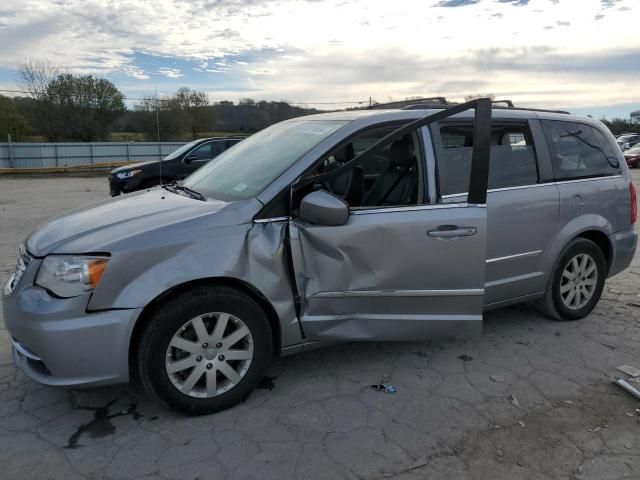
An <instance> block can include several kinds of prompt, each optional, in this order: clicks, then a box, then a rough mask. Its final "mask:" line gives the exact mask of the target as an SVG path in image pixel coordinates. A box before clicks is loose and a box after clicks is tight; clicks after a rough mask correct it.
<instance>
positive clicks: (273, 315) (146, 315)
mask: <svg viewBox="0 0 640 480" xmlns="http://www.w3.org/2000/svg"><path fill="white" fill-rule="evenodd" d="M197 286H218V287H221V286H224V287H231V288H234V289H236V290H238V291H241V292H243V293H245V294H246V295H248V296H249V297H251V298H252V299H253V300H254V301H255V302H256V303H258V305H260V307H261V308H262V309H263V310H264V312H265V313H266V315H267V318H268V319H269V324H270V326H271V331H272V334H273V337H272V342H273V351H274V353H276V354H277V353H279V352H280V348H281V345H282V340H281V328H280V318H279V317H278V314H277V312H276V310H275V308H274V307H273V305H272V304H271V302H270V301H269V300H268V299H267V297H266V296H265V295H264V294H263V293H262V292H261V291H260V290H259V289H257V288H256V287H255V286H253V285H251V284H249V283H247V282H245V281H243V280H239V279H237V278H233V277H210V278H199V279H196V280H191V281H188V282H184V283H181V284H178V285H175V286H173V287H171V288H169V289H168V290H166V291H164V292H162V293H161V294H160V295H158V296H157V297H155V298H154V299H153V300H151V301H150V302H149V303H148V304H147V305H146V306H145V307H144V308H143V309H142V312H140V315H139V316H138V319H137V321H136V323H135V325H134V327H133V330H132V332H131V336H130V337H129V358H128V361H129V376H130V378H134V376H135V375H137V371H136V368H137V367H136V363H137V362H136V356H137V353H138V347H139V345H140V338H141V335H142V332H143V331H144V327H145V326H146V325H147V324H148V323H149V322H150V321H151V318H152V316H151V314H152V312H153V310H154V309H155V308H157V307H158V305H161V304H162V303H163V302H164V301H166V300H167V299H169V298H172V297H174V296H176V295H179V294H180V293H182V292H185V291H187V290H189V289H192V288H194V287H197Z"/></svg>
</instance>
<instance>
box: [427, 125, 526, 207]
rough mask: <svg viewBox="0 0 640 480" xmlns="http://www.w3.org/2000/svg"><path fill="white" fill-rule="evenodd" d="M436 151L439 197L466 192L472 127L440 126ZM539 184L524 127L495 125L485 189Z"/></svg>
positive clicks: (469, 170)
mask: <svg viewBox="0 0 640 480" xmlns="http://www.w3.org/2000/svg"><path fill="white" fill-rule="evenodd" d="M439 133H440V146H439V147H438V148H437V150H438V152H437V162H438V184H439V190H440V195H452V194H457V193H465V192H467V190H468V189H469V177H470V175H471V154H472V151H473V124H463V125H451V124H447V125H442V126H440V132H439ZM537 181H538V168H537V163H536V156H535V151H534V148H533V141H532V139H531V135H530V134H529V130H528V129H527V127H526V126H524V125H500V124H495V125H493V126H492V128H491V159H490V162H489V183H488V188H489V189H491V188H505V187H516V186H523V185H532V184H535V183H537Z"/></svg>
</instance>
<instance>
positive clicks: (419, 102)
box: [367, 97, 570, 115]
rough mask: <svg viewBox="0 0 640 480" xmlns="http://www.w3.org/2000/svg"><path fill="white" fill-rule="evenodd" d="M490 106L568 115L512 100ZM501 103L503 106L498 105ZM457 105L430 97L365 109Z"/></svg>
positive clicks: (440, 107)
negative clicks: (521, 104) (523, 105)
mask: <svg viewBox="0 0 640 480" xmlns="http://www.w3.org/2000/svg"><path fill="white" fill-rule="evenodd" d="M491 103H492V106H493V108H495V109H500V110H522V111H525V112H544V113H561V114H564V115H570V113H569V112H567V111H565V110H551V109H546V108H527V107H516V106H515V105H514V104H513V101H512V100H509V99H504V100H493V101H492V102H491ZM501 103H503V104H504V105H499V104H501ZM454 105H459V103H458V102H449V101H447V99H446V98H445V97H430V98H416V99H414V100H402V101H398V102H388V103H378V104H376V105H371V106H370V107H367V108H368V109H369V110H374V109H378V108H400V109H402V110H427V109H444V108H448V107H453V106H454Z"/></svg>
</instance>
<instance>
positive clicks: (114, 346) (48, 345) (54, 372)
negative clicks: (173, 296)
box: [3, 286, 141, 387]
mask: <svg viewBox="0 0 640 480" xmlns="http://www.w3.org/2000/svg"><path fill="white" fill-rule="evenodd" d="M88 297H89V295H83V296H81V297H76V298H66V299H61V298H54V297H52V296H50V295H49V294H48V293H47V292H46V291H45V290H44V289H42V288H40V287H37V286H27V287H25V288H23V289H20V290H18V291H16V292H14V294H13V295H11V296H10V297H5V298H4V299H3V315H4V322H5V325H6V327H7V330H8V331H9V334H10V336H11V343H12V347H13V358H14V361H15V363H16V364H17V365H18V366H19V367H20V368H21V369H22V370H23V371H24V372H25V373H26V374H27V375H28V376H29V377H30V378H32V379H33V380H35V381H37V382H39V383H43V384H46V385H52V386H61V387H89V386H99V385H109V384H114V383H125V382H127V381H128V380H129V339H130V337H131V331H132V329H133V325H134V323H135V320H136V319H137V317H138V315H139V314H140V311H141V309H127V310H104V311H100V312H92V313H87V312H86V305H87V301H88Z"/></svg>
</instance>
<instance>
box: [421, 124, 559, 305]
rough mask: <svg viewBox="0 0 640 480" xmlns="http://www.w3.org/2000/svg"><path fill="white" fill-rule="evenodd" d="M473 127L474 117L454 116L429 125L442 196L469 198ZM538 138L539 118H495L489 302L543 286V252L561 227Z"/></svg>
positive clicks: (556, 197)
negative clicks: (467, 119) (471, 119)
mask: <svg viewBox="0 0 640 480" xmlns="http://www.w3.org/2000/svg"><path fill="white" fill-rule="evenodd" d="M472 128H473V125H472V124H471V123H470V122H466V123H465V122H461V121H453V120H451V121H444V122H440V123H439V124H438V125H432V127H431V133H432V138H433V141H434V145H435V147H436V156H437V157H438V159H439V165H440V169H439V172H440V175H439V177H438V181H439V191H440V193H441V194H442V201H443V202H460V201H462V200H464V199H465V198H466V195H467V193H466V190H467V184H468V182H469V175H470V164H471V151H472V145H473V140H472ZM534 139H536V141H535V142H534ZM535 144H537V145H538V146H544V137H543V136H542V130H541V129H540V126H539V125H538V123H537V120H533V121H528V120H521V119H501V120H496V121H494V122H493V124H492V132H491V165H490V168H489V182H488V195H487V198H488V200H487V204H488V219H487V225H488V231H489V235H488V243H487V274H486V285H485V288H486V291H485V303H486V304H487V305H491V304H499V303H500V302H504V301H508V300H511V299H514V298H518V297H525V296H527V295H532V294H536V293H539V292H541V291H543V290H544V288H545V283H546V276H545V273H544V271H543V268H542V258H543V255H544V253H545V252H546V250H547V247H548V246H549V244H550V242H551V240H552V239H553V238H554V236H555V234H556V231H557V229H558V221H559V214H558V212H559V194H558V187H557V186H556V185H555V183H554V182H553V176H552V173H551V171H550V169H549V168H548V161H547V159H546V158H542V157H543V156H544V155H545V153H546V152H545V151H544V149H538V151H536V148H534V145H535ZM540 150H541V151H540ZM541 160H544V161H541Z"/></svg>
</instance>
